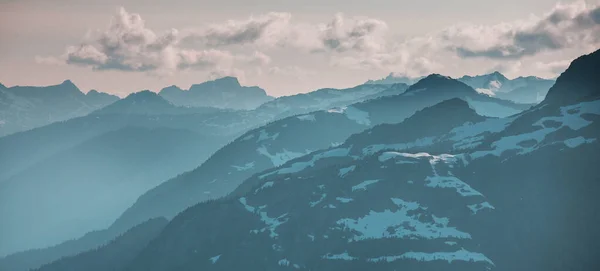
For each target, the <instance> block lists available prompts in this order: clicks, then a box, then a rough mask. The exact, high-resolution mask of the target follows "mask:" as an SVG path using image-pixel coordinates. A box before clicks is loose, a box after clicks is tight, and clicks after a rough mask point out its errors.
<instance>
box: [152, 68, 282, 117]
mask: <svg viewBox="0 0 600 271" xmlns="http://www.w3.org/2000/svg"><path fill="white" fill-rule="evenodd" d="M159 95H160V96H162V97H164V98H165V99H167V100H168V101H170V102H171V103H173V104H175V105H178V106H191V107H216V108H229V109H244V110H250V109H254V108H256V107H258V106H259V105H261V104H263V103H265V102H268V101H270V100H273V97H271V96H269V95H267V93H266V92H265V90H264V89H262V88H259V87H255V86H254V87H245V86H241V85H240V83H239V81H238V79H237V78H235V77H230V76H227V77H223V78H219V79H216V80H213V81H207V82H204V83H201V84H194V85H192V86H191V87H190V89H189V90H183V89H181V88H179V87H177V86H170V87H166V88H163V89H162V90H161V91H160V92H159Z"/></svg>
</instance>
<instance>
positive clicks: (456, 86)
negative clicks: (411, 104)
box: [406, 73, 476, 93]
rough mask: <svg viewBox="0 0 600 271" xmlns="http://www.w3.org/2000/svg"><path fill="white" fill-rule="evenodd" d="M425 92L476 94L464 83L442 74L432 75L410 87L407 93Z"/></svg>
mask: <svg viewBox="0 0 600 271" xmlns="http://www.w3.org/2000/svg"><path fill="white" fill-rule="evenodd" d="M421 90H425V91H427V92H431V91H436V92H439V91H443V92H451V91H452V92H467V93H476V91H475V90H474V89H473V88H471V87H469V86H468V85H466V84H465V83H463V82H460V81H458V80H456V79H452V78H451V77H449V76H444V75H441V74H437V73H434V74H431V75H429V76H427V77H425V78H423V79H421V80H419V82H417V83H415V84H414V85H412V86H410V87H409V88H408V90H406V93H409V92H416V91H421Z"/></svg>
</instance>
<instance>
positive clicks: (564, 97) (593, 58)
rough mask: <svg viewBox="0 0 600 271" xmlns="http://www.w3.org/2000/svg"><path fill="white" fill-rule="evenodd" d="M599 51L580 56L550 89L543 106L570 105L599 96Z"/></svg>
mask: <svg viewBox="0 0 600 271" xmlns="http://www.w3.org/2000/svg"><path fill="white" fill-rule="evenodd" d="M598 71H600V50H597V51H595V52H593V53H591V54H588V55H584V56H580V57H578V58H577V59H575V60H573V62H571V65H569V68H567V70H566V71H564V72H563V73H562V74H561V75H560V76H559V77H558V78H557V79H556V83H555V84H554V86H552V87H551V88H550V90H549V91H548V94H547V95H546V99H544V101H543V103H545V104H571V103H576V102H579V101H582V100H586V99H590V98H597V97H599V96H600V87H599V86H600V76H598Z"/></svg>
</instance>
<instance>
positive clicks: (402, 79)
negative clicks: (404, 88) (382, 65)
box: [365, 73, 425, 85]
mask: <svg viewBox="0 0 600 271" xmlns="http://www.w3.org/2000/svg"><path fill="white" fill-rule="evenodd" d="M423 78H425V76H418V77H407V76H399V75H395V74H394V73H390V74H389V75H388V76H386V77H384V78H382V79H377V80H368V81H367V82H365V84H373V85H392V84H397V83H402V84H407V85H412V84H414V83H416V82H418V81H419V80H421V79H423Z"/></svg>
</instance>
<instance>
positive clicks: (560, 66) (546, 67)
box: [535, 60, 572, 74]
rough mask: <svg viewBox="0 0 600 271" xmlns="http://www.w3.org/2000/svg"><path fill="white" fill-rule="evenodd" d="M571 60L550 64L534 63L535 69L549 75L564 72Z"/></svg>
mask: <svg viewBox="0 0 600 271" xmlns="http://www.w3.org/2000/svg"><path fill="white" fill-rule="evenodd" d="M571 61H572V60H559V61H551V62H542V61H538V62H536V63H535V66H536V68H537V69H539V70H541V71H545V72H547V73H551V74H560V73H562V72H564V71H565V70H566V69H567V68H568V67H569V64H571Z"/></svg>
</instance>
